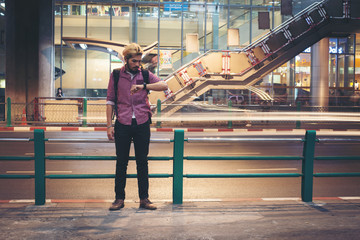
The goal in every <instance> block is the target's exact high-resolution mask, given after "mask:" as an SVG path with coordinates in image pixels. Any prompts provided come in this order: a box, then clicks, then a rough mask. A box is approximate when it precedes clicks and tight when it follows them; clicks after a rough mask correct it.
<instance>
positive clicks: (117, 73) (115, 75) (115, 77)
mask: <svg viewBox="0 0 360 240" xmlns="http://www.w3.org/2000/svg"><path fill="white" fill-rule="evenodd" d="M119 77H120V69H119V68H117V69H114V71H113V80H114V90H115V106H114V108H115V109H114V114H113V116H112V119H114V118H115V116H116V117H117V90H118V83H119Z"/></svg>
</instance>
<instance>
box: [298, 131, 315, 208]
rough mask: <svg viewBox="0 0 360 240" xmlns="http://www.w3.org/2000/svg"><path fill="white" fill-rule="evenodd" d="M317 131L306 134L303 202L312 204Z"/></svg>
mask: <svg viewBox="0 0 360 240" xmlns="http://www.w3.org/2000/svg"><path fill="white" fill-rule="evenodd" d="M315 141H316V131H314V130H309V131H306V134H305V142H304V149H303V157H304V159H303V162H302V174H303V175H302V178H301V200H302V201H303V202H312V198H313V177H314V154H315Z"/></svg>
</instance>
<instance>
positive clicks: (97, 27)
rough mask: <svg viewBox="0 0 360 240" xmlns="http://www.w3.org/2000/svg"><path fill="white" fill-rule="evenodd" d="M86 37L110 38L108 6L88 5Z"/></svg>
mask: <svg viewBox="0 0 360 240" xmlns="http://www.w3.org/2000/svg"><path fill="white" fill-rule="evenodd" d="M87 12H88V25H87V26H88V31H87V37H88V38H96V39H101V40H110V6H106V5H90V4H89V5H88V9H87Z"/></svg>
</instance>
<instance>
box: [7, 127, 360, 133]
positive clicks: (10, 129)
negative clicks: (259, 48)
mask: <svg viewBox="0 0 360 240" xmlns="http://www.w3.org/2000/svg"><path fill="white" fill-rule="evenodd" d="M35 129H42V130H44V131H49V132H62V131H64V132H66V131H69V132H70V131H73V132H78V131H79V132H98V131H103V132H106V130H107V128H106V127H0V132H32V131H34V130H35ZM175 130H184V131H185V132H301V133H303V132H305V131H307V130H316V131H334V132H335V131H345V132H346V131H360V129H276V128H275V129H265V128H264V129H263V128H230V129H229V128H151V132H174V131H175Z"/></svg>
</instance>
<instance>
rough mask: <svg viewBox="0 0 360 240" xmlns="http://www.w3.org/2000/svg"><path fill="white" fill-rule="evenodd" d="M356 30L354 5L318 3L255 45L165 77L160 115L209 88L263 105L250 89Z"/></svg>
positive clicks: (340, 0) (339, 0) (346, 0)
mask: <svg viewBox="0 0 360 240" xmlns="http://www.w3.org/2000/svg"><path fill="white" fill-rule="evenodd" d="M356 31H360V2H355V1H350V0H324V1H321V2H316V3H314V4H312V5H311V6H309V7H308V8H306V9H304V10H303V11H301V12H299V13H298V14H297V15H295V16H294V17H292V18H290V19H289V20H287V21H286V22H284V23H283V24H281V25H280V26H278V27H277V28H275V29H273V30H272V31H270V32H269V33H268V34H266V35H264V36H263V37H262V38H260V39H259V40H258V41H256V42H254V43H252V44H250V45H249V46H247V47H246V48H243V49H241V50H239V51H208V52H206V53H205V54H203V55H201V56H199V57H198V58H196V59H194V60H193V61H192V62H190V63H188V64H186V65H184V66H182V67H181V68H179V69H178V70H177V71H176V72H174V73H172V74H171V75H169V76H168V77H167V78H166V79H165V81H166V82H167V84H168V86H169V88H168V90H167V91H165V92H151V93H150V95H149V100H150V102H151V103H152V104H156V101H157V100H158V99H160V100H161V102H162V103H163V104H162V110H161V111H162V113H164V114H165V115H171V114H172V113H175V112H176V111H178V110H179V109H181V107H182V106H181V105H183V104H187V103H189V102H191V101H192V100H193V99H195V98H196V97H197V96H200V95H202V94H204V93H205V92H207V91H208V90H210V89H249V90H251V91H254V92H256V93H257V94H258V96H259V97H260V98H261V99H263V100H271V98H270V96H269V95H268V94H267V93H265V92H263V91H262V90H259V89H256V88H255V87H254V86H253V85H254V84H255V83H256V82H257V81H259V80H260V79H261V78H263V77H264V76H266V75H267V74H269V73H270V72H272V71H273V70H274V69H276V68H278V67H279V66H281V65H282V64H284V63H286V62H287V61H289V60H290V59H292V58H294V57H295V56H296V55H298V54H299V53H301V52H302V51H303V50H305V49H306V48H308V47H310V46H312V45H313V44H315V43H316V42H318V41H320V40H321V39H322V38H325V37H331V36H344V34H350V33H354V32H356Z"/></svg>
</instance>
